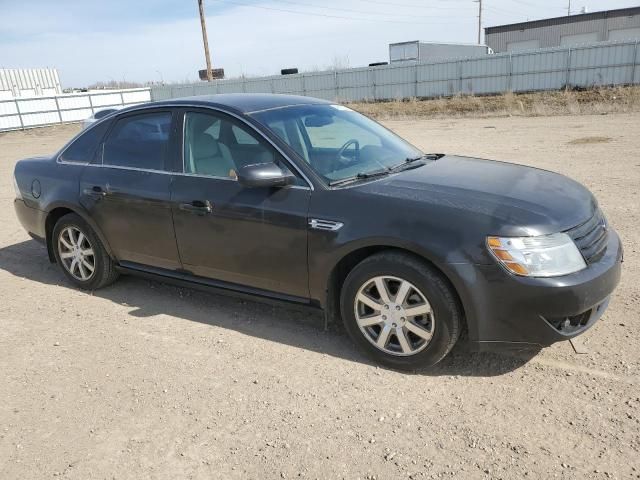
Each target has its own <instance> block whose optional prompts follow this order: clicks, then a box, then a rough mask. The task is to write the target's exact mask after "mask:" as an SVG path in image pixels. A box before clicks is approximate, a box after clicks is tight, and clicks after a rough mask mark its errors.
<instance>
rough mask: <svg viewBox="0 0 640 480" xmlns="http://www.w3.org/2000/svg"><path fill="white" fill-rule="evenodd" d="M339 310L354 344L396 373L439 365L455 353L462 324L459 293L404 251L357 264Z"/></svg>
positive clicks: (380, 255)
mask: <svg viewBox="0 0 640 480" xmlns="http://www.w3.org/2000/svg"><path fill="white" fill-rule="evenodd" d="M341 311H342V318H343V321H344V324H345V328H346V330H347V332H348V333H349V335H350V336H351V338H352V339H353V340H354V342H355V343H356V344H357V345H358V346H360V347H361V348H362V349H364V350H365V351H366V352H367V353H369V355H371V356H372V357H373V358H374V359H375V360H376V361H378V362H380V363H383V364H385V365H388V366H391V367H394V368H405V369H413V368H420V367H426V366H431V365H434V364H436V363H438V362H439V361H440V360H442V359H443V358H444V357H445V356H446V355H447V354H448V353H449V351H451V349H452V348H453V346H454V344H455V342H456V340H457V339H458V336H459V333H460V326H461V322H462V320H461V311H460V307H459V305H458V302H457V299H456V295H455V292H454V291H453V290H452V288H451V287H450V286H449V284H448V282H447V281H446V280H445V279H444V278H443V277H442V275H441V274H440V273H439V272H438V271H436V270H435V269H433V268H432V267H430V266H429V265H427V264H425V263H424V262H422V261H420V260H419V259H417V258H415V257H413V256H411V255H407V254H404V253H401V252H382V253H379V254H376V255H373V256H371V257H369V258H367V259H365V260H363V261H362V262H361V263H360V264H358V265H357V266H356V267H355V268H354V269H353V270H352V271H351V272H350V273H349V275H348V276H347V278H346V280H345V283H344V285H343V288H342V294H341Z"/></svg>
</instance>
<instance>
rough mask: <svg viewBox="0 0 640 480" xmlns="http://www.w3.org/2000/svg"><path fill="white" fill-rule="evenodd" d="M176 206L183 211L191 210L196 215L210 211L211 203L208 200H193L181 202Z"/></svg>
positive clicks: (211, 208)
mask: <svg viewBox="0 0 640 480" xmlns="http://www.w3.org/2000/svg"><path fill="white" fill-rule="evenodd" d="M178 208H180V210H184V211H185V212H192V213H195V214H197V215H206V214H208V213H211V211H212V210H213V205H212V204H211V202H210V201H209V200H194V201H193V202H191V203H181V204H180V205H179V207H178Z"/></svg>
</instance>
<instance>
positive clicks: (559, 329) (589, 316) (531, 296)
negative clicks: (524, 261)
mask: <svg viewBox="0 0 640 480" xmlns="http://www.w3.org/2000/svg"><path fill="white" fill-rule="evenodd" d="M609 233H610V234H609V241H608V244H607V250H606V253H605V255H604V256H603V257H602V258H601V259H600V260H599V261H598V262H596V263H593V264H591V265H589V266H588V267H587V268H586V269H584V270H582V271H580V272H577V273H574V274H571V275H565V276H562V277H554V278H529V277H518V276H515V275H511V274H509V273H508V272H506V271H505V270H504V269H503V268H502V267H500V266H499V265H497V264H496V265H463V264H457V265H451V267H452V268H453V269H454V270H455V272H456V275H457V277H458V282H460V283H459V284H458V285H456V286H457V287H458V290H459V292H460V294H461V297H462V301H463V304H464V307H465V314H466V318H467V324H468V327H469V340H470V341H471V342H472V346H474V347H475V348H476V349H479V350H495V349H502V348H509V349H512V348H519V347H527V346H548V345H551V344H552V343H555V342H558V341H561V340H568V339H570V338H573V337H575V336H577V335H580V334H581V333H583V332H584V331H586V330H587V329H588V328H590V327H591V326H593V324H594V323H595V322H596V321H597V320H598V319H599V318H600V317H601V316H602V314H603V313H604V312H605V310H606V309H607V306H608V304H609V299H610V296H611V294H612V293H613V291H614V289H615V288H616V286H617V285H618V283H619V281H620V274H621V270H622V268H621V264H622V257H623V252H622V245H621V243H620V239H619V237H618V235H617V234H616V233H615V232H614V231H613V230H610V232H609ZM456 283H457V282H456Z"/></svg>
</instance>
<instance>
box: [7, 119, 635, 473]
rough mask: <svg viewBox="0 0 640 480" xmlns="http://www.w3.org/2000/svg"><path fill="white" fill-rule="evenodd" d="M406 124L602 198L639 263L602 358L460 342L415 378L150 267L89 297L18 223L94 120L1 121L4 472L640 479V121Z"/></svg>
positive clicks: (313, 323)
mask: <svg viewBox="0 0 640 480" xmlns="http://www.w3.org/2000/svg"><path fill="white" fill-rule="evenodd" d="M387 125H388V126H390V127H391V128H392V129H394V130H396V131H398V132H399V133H400V134H402V135H404V136H405V137H406V138H408V139H410V140H412V141H413V142H414V143H415V144H417V145H419V146H420V147H424V148H425V149H426V150H427V151H430V152H450V153H459V154H469V155H474V156H480V157H489V158H496V159H501V160H510V161H517V162H518V163H523V164H528V165H535V166H538V167H543V168H548V169H551V170H555V171H558V172H561V173H564V174H567V175H570V176H571V177H573V178H575V179H577V180H578V181H580V182H582V183H584V184H585V185H587V186H588V187H589V188H590V189H591V190H592V191H593V192H594V193H595V194H596V195H597V196H598V198H599V200H600V203H601V205H602V207H603V209H604V211H605V212H606V213H607V215H608V218H609V220H610V223H611V224H612V225H613V226H614V227H615V228H616V229H617V230H618V232H619V233H620V235H621V236H622V238H623V242H624V244H625V267H624V273H623V280H622V283H621V285H620V287H619V288H618V290H617V291H616V293H615V295H614V298H613V301H612V303H611V307H610V309H609V311H608V312H607V314H606V315H605V316H604V318H603V319H602V321H600V322H599V323H598V324H597V325H596V326H595V327H594V328H593V329H591V330H590V331H589V332H587V333H586V334H585V335H583V336H582V337H580V342H579V343H580V344H579V345H578V347H579V349H580V350H581V351H586V352H587V353H584V354H576V353H574V350H573V348H572V346H571V344H570V343H562V344H557V345H554V346H553V347H551V348H548V349H545V350H543V351H542V352H541V353H540V354H538V355H537V356H535V357H533V358H521V357H513V356H498V355H488V354H470V353H465V352H464V350H462V349H457V350H454V354H453V355H452V356H450V357H449V358H447V359H446V360H445V361H444V362H443V363H442V364H441V365H439V366H437V367H436V368H434V369H432V370H430V371H428V372H421V373H418V374H413V375H410V374H404V373H398V372H395V371H391V370H385V369H382V368H378V367H376V366H375V365H372V364H371V363H370V362H369V361H367V360H366V359H365V358H364V357H363V356H362V355H360V354H359V353H358V352H356V351H354V348H353V347H352V345H351V343H350V342H349V340H348V339H347V338H346V337H345V336H344V335H343V334H342V333H341V332H340V331H339V330H338V329H331V330H329V331H328V332H324V331H323V329H322V318H321V316H320V315H318V314H315V313H309V312H304V311H303V312H300V311H295V310H289V309H285V308H274V307H265V306H264V305H261V304H258V303H252V302H243V301H238V300H236V299H231V298H225V297H220V296H216V295H209V294H205V293H198V292H195V291H191V290H186V289H179V288H175V287H172V286H167V285H164V284H160V283H154V282H149V281H146V280H141V279H136V278H131V277H126V278H122V279H121V280H120V281H119V282H117V283H116V284H115V285H113V286H111V287H109V288H106V289H104V290H101V291H97V292H95V293H93V294H89V293H85V292H81V291H78V290H75V289H73V288H70V286H69V285H68V284H67V283H66V282H65V281H64V279H63V276H62V274H61V273H60V272H59V271H58V269H57V267H56V266H55V265H51V264H49V263H48V261H47V257H46V253H45V250H44V248H43V247H41V246H40V245H38V244H37V243H35V242H34V241H31V240H30V239H29V237H28V236H27V235H26V233H25V232H24V231H23V230H22V229H21V227H20V225H19V224H18V221H17V219H16V217H15V215H14V212H13V207H12V205H11V202H12V200H13V188H12V186H11V173H12V170H13V165H14V162H15V161H16V160H17V159H19V158H21V157H26V156H30V155H35V154H44V153H50V152H52V151H54V150H55V149H57V148H58V147H59V146H61V145H62V144H63V143H64V142H66V141H67V139H69V138H70V137H71V136H72V135H73V134H74V133H75V132H76V131H77V130H78V127H77V126H74V125H72V126H61V127H55V128H46V129H37V130H31V131H27V132H15V133H7V134H0V201H1V202H2V205H4V208H2V209H0V225H1V227H0V299H1V301H0V322H1V323H2V328H1V329H0V375H1V377H0V478H2V479H32V478H49V477H62V478H73V479H90V478H104V479H107V478H108V479H114V478H115V479H124V478H132V479H145V478H158V479H165V478H166V479H175V478H207V479H209V478H243V479H244V478H348V479H351V478H378V479H387V478H414V479H420V478H447V477H453V476H456V477H459V478H523V477H529V478H551V477H558V478H580V479H582V478H603V479H604V478H640V453H639V450H640V388H639V385H640V378H639V371H640V370H639V367H640V358H639V357H640V356H639V354H638V345H639V342H640V333H639V329H638V324H637V323H638V318H639V317H640V277H639V275H638V262H639V256H640V245H639V242H640V229H639V227H640V196H639V194H638V187H639V186H640V158H639V157H638V151H640V135H638V133H639V130H638V125H640V114H624V115H607V116H573V117H550V118H492V119H452V120H446V119H441V120H426V121H425V120H416V121H410V120H407V121H390V122H387Z"/></svg>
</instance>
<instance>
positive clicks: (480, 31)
mask: <svg viewBox="0 0 640 480" xmlns="http://www.w3.org/2000/svg"><path fill="white" fill-rule="evenodd" d="M474 1H475V2H477V3H478V45H482V0H474Z"/></svg>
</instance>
